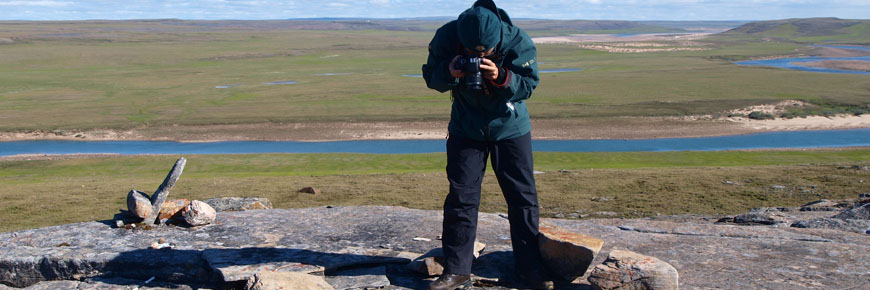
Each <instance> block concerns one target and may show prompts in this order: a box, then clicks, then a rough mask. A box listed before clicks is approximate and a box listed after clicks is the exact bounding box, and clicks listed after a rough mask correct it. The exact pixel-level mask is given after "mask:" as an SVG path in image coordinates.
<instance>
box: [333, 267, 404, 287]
mask: <svg viewBox="0 0 870 290" xmlns="http://www.w3.org/2000/svg"><path fill="white" fill-rule="evenodd" d="M325 279H326V282H327V283H329V285H332V287H333V288H335V289H338V290H343V289H375V288H383V287H387V286H390V279H389V278H387V267H384V266H380V267H369V268H356V269H347V270H339V271H334V272H330V273H327V276H326V277H325Z"/></svg>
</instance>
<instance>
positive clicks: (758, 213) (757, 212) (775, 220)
mask: <svg viewBox="0 0 870 290" xmlns="http://www.w3.org/2000/svg"><path fill="white" fill-rule="evenodd" d="M733 222H734V223H736V224H742V225H780V224H788V223H789V221H788V219H787V216H785V215H783V214H782V211H780V210H779V209H776V208H758V209H753V210H752V211H751V212H749V213H744V214H739V215H736V216H734V219H733Z"/></svg>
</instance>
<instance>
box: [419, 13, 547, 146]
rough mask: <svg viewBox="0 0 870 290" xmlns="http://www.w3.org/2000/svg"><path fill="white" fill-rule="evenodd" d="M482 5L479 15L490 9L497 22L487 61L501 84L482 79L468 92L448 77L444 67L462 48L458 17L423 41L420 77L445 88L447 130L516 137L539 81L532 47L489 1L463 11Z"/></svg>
mask: <svg viewBox="0 0 870 290" xmlns="http://www.w3.org/2000/svg"><path fill="white" fill-rule="evenodd" d="M482 9H487V10H488V11H483V12H484V13H489V12H492V13H495V15H497V16H498V18H499V19H500V22H501V25H500V27H501V31H500V33H501V36H500V39H501V41H500V42H499V44H498V45H497V46H496V47H495V53H494V57H490V59H491V60H492V61H493V62H495V64H496V65H498V67H500V68H502V69H503V70H501V71H502V72H504V73H505V74H504V76H499V80H501V79H502V78H504V83H501V84H497V83H496V82H493V81H489V80H484V83H485V84H486V87H485V88H484V89H483V90H473V89H470V88H467V87H465V85H464V83H463V82H462V80H461V79H457V78H454V77H453V76H451V75H450V70H449V69H448V67H447V66H448V65H449V64H450V61H452V60H453V58H454V57H455V56H456V55H462V54H464V50H465V48H464V47H463V45H462V42H461V41H460V39H459V35H458V30H459V29H460V28H459V20H453V21H450V22H448V23H447V24H444V26H442V27H441V28H439V29H438V30H437V31H436V32H435V36H434V37H433V38H432V42H430V43H429V59H428V61H427V62H426V64H424V65H423V78H424V79H425V80H426V85H427V86H428V87H429V88H431V89H434V90H437V91H439V92H446V91H451V96H452V99H453V109H452V111H451V113H450V124H449V126H448V130H449V132H450V134H453V135H459V136H463V137H466V138H470V139H474V140H478V141H498V140H504V139H511V138H516V137H520V136H522V135H525V134H527V133H529V132H530V131H531V129H532V125H531V123H530V122H529V112H528V109H527V108H526V104H525V100H526V99H528V98H530V97H531V96H532V91H533V90H534V89H535V87H537V85H538V81H539V80H540V79H539V78H538V64H537V59H536V57H537V50H536V48H535V44H534V43H533V42H532V39H531V38H530V37H529V36H528V35H527V34H526V33H525V32H524V31H522V30H521V29H520V28H518V27H516V26H514V25H513V23H512V22H511V20H510V17H508V15H507V13H505V12H504V10H502V9H498V8H497V7H495V3H493V2H492V1H491V0H479V1H477V2H476V3H474V5H473V6H472V8H470V9H468V10H466V12H463V14H465V13H480V12H481V11H482ZM461 18H462V15H460V19H461ZM487 33H493V31H489V32H487ZM496 33H498V32H496ZM485 37H486V36H484V38H485ZM484 41H486V40H484Z"/></svg>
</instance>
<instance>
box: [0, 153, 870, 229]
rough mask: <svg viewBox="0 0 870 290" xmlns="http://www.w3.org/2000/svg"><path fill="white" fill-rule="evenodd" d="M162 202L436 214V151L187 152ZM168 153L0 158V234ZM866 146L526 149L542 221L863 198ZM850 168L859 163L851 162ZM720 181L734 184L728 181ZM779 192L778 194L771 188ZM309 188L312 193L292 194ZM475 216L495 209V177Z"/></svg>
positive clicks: (122, 183)
mask: <svg viewBox="0 0 870 290" xmlns="http://www.w3.org/2000/svg"><path fill="white" fill-rule="evenodd" d="M186 157H187V158H188V162H187V167H185V169H184V174H183V175H182V176H181V179H180V180H179V181H178V183H177V185H176V186H175V187H174V188H173V189H172V192H171V194H170V198H187V199H200V200H202V199H208V198H213V197H219V196H259V197H267V198H269V200H271V201H272V203H273V205H274V206H275V207H277V208H293V207H314V206H326V205H333V206H344V205H398V206H405V207H411V208H420V209H440V208H441V205H442V204H443V202H444V197H445V196H446V194H447V186H448V184H447V177H446V176H445V174H444V166H445V162H446V161H445V159H444V156H443V154H395V155H378V154H250V155H248V154H242V155H194V156H186ZM176 158H177V156H120V157H118V156H116V157H100V158H81V159H77V158H74V159H61V160H36V161H12V160H0V196H2V198H3V203H2V204H0V221H2V222H0V231H13V230H20V229H26V228H33V227H42V226H50V225H58V224H66V223H71V222H79V221H90V220H108V219H111V218H112V215H113V214H115V213H118V210H119V209H125V208H126V204H125V198H126V193H127V191H129V190H130V189H134V188H135V189H138V190H141V191H145V192H148V193H149V194H150V193H151V192H153V191H154V190H155V189H156V188H157V186H159V185H160V182H162V181H163V178H164V177H165V176H166V173H167V172H168V171H169V169H170V168H171V166H172V164H173V163H174V161H175V159H176ZM868 163H870V149H855V150H810V151H740V152H738V151H733V152H641V153H546V152H538V153H535V169H536V170H540V171H543V172H545V173H543V174H538V175H536V180H537V187H538V191H539V194H540V203H541V206H542V214H543V215H544V216H546V217H554V216H572V214H573V215H574V216H576V215H584V216H585V215H590V217H611V214H608V213H606V212H611V213H612V214H613V215H615V216H617V217H645V216H656V215H658V214H662V215H673V214H708V215H717V214H736V213H740V212H744V211H747V210H748V209H750V208H754V207H762V206H796V205H800V204H802V203H806V202H809V201H813V200H818V199H820V198H826V199H843V198H855V197H856V196H857V195H858V194H859V193H865V192H868V191H870V175H868V174H870V173H868V172H870V171H867V170H856V169H854V168H853V166H854V165H862V166H863V165H867V164H868ZM859 167H860V166H859ZM726 181H731V182H736V183H738V184H739V185H732V184H728V182H726ZM777 185H778V186H782V187H783V188H779V187H774V186H777ZM307 186H313V187H315V188H318V189H321V190H322V194H320V195H310V194H307V193H299V192H297V191H298V190H299V189H301V188H303V187H307ZM481 210H483V211H487V212H505V211H506V206H505V205H504V199H503V198H502V197H501V191H500V190H499V189H498V184H497V183H496V180H495V177H494V176H492V174H491V172H489V174H488V175H487V176H486V177H485V178H484V184H483V197H482V201H481Z"/></svg>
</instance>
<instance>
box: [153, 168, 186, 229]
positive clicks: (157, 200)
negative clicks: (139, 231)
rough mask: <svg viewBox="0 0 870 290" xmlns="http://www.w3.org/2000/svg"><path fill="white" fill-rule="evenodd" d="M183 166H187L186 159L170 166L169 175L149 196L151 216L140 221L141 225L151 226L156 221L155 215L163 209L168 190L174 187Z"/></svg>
mask: <svg viewBox="0 0 870 290" xmlns="http://www.w3.org/2000/svg"><path fill="white" fill-rule="evenodd" d="M185 164H187V159H186V158H184V157H181V158H178V161H175V165H174V166H172V170H170V171H169V175H167V176H166V179H164V180H163V184H160V187H158V188H157V191H155V192H154V195H152V196H151V207H152V208H153V209H152V210H151V214H150V215H148V217H147V218H145V220H143V221H142V222H143V223H145V224H153V223H154V222H155V221H156V220H157V215H158V213H160V209H161V208H163V202H165V201H166V198H167V197H168V196H169V190H170V189H172V187H173V186H175V182H176V181H178V178H179V177H181V171H183V170H184V165H185Z"/></svg>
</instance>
